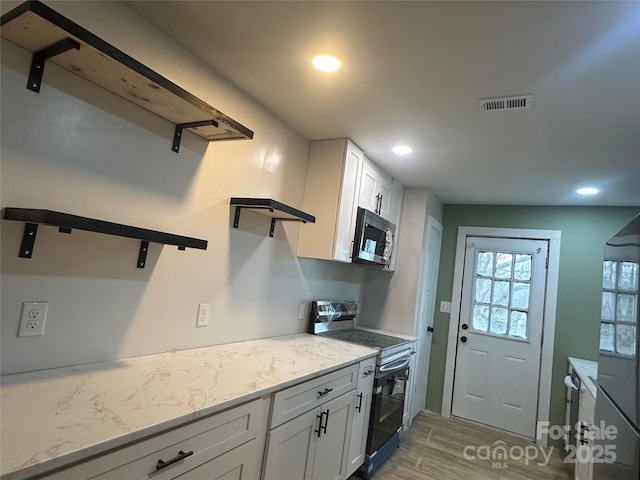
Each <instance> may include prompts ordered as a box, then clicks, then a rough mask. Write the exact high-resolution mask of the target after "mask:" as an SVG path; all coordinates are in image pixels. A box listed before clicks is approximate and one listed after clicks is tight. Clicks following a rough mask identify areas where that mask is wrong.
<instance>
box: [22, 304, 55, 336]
mask: <svg viewBox="0 0 640 480" xmlns="http://www.w3.org/2000/svg"><path fill="white" fill-rule="evenodd" d="M48 308H49V303H48V302H24V303H23V304H22V315H20V328H19V329H18V336H19V337H37V336H40V335H44V324H45V322H46V321H47V309H48Z"/></svg>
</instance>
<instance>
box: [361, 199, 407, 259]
mask: <svg viewBox="0 0 640 480" xmlns="http://www.w3.org/2000/svg"><path fill="white" fill-rule="evenodd" d="M395 236H396V226H395V225H394V224H393V223H391V222H388V221H386V220H385V219H384V218H382V217H381V216H379V215H376V214H375V213H373V212H371V211H369V210H365V209H364V208H360V207H358V214H357V217H356V228H355V236H354V239H353V252H352V256H351V261H352V262H353V263H360V264H363V265H369V266H379V267H385V266H388V265H389V263H390V262H391V255H392V254H393V247H394V240H395Z"/></svg>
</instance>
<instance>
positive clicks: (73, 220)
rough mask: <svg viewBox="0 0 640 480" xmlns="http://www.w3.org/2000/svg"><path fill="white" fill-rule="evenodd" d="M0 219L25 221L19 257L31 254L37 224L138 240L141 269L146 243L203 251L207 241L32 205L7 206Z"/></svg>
mask: <svg viewBox="0 0 640 480" xmlns="http://www.w3.org/2000/svg"><path fill="white" fill-rule="evenodd" d="M2 218H4V219H5V220H16V221H20V222H25V223H26V224H25V227H24V234H23V236H22V244H21V245H20V253H19V256H20V257H23V258H31V255H32V254H33V246H34V243H35V240H36V234H37V231H38V224H42V225H49V226H52V227H58V230H59V231H60V232H61V233H71V231H72V230H73V229H76V230H85V231H87V232H97V233H104V234H106V235H115V236H118V237H127V238H135V239H136V240H140V251H139V254H138V263H137V267H138V268H144V266H145V263H146V259H147V251H148V249H149V248H148V247H149V242H153V243H161V244H164V245H176V246H177V247H178V250H185V249H186V248H197V249H199V250H206V249H207V243H208V242H207V240H201V239H199V238H191V237H183V236H181V235H175V234H173V233H165V232H158V231H156V230H148V229H146V228H139V227H131V226H128V225H122V224H119V223H113V222H106V221H104V220H96V219H94V218H87V217H79V216H78V215H71V214H68V213H62V212H54V211H51V210H42V209H35V208H12V207H7V208H5V209H4V210H3V215H2Z"/></svg>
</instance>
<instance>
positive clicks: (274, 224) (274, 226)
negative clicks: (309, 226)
mask: <svg viewBox="0 0 640 480" xmlns="http://www.w3.org/2000/svg"><path fill="white" fill-rule="evenodd" d="M278 222H302V223H307V221H306V220H302V219H298V218H275V217H274V218H272V219H271V230H269V236H270V237H273V235H274V233H275V231H276V223H278Z"/></svg>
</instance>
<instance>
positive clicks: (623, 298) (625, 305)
mask: <svg viewBox="0 0 640 480" xmlns="http://www.w3.org/2000/svg"><path fill="white" fill-rule="evenodd" d="M616 307H617V308H616V320H617V321H618V322H635V321H636V296H635V295H627V294H624V293H619V294H618V301H617V303H616Z"/></svg>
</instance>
